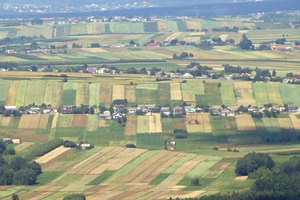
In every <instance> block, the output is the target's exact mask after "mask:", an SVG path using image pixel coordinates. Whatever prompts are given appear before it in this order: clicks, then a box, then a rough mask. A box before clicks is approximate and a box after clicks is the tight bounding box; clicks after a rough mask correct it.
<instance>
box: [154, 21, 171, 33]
mask: <svg viewBox="0 0 300 200" xmlns="http://www.w3.org/2000/svg"><path fill="white" fill-rule="evenodd" d="M157 26H158V31H159V32H163V33H167V32H169V29H168V21H158V22H157Z"/></svg>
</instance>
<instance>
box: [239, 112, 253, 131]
mask: <svg viewBox="0 0 300 200" xmlns="http://www.w3.org/2000/svg"><path fill="white" fill-rule="evenodd" d="M236 125H237V130H239V131H251V130H256V125H255V122H254V120H253V118H252V116H251V115H249V114H241V115H237V116H236Z"/></svg>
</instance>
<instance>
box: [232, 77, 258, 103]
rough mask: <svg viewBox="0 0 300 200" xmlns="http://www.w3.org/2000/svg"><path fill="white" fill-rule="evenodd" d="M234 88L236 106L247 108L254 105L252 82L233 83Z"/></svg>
mask: <svg viewBox="0 0 300 200" xmlns="http://www.w3.org/2000/svg"><path fill="white" fill-rule="evenodd" d="M234 88H235V94H236V96H237V103H238V105H244V106H248V105H255V104H256V102H255V99H254V97H253V89H252V82H247V81H245V82H235V83H234Z"/></svg>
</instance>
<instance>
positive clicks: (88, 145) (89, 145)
mask: <svg viewBox="0 0 300 200" xmlns="http://www.w3.org/2000/svg"><path fill="white" fill-rule="evenodd" d="M78 146H79V147H80V148H81V149H91V148H93V144H92V143H90V142H80V143H79V145H78Z"/></svg>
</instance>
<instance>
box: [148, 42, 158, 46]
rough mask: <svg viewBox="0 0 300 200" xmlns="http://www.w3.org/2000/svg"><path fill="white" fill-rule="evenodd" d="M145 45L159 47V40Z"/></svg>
mask: <svg viewBox="0 0 300 200" xmlns="http://www.w3.org/2000/svg"><path fill="white" fill-rule="evenodd" d="M147 46H148V47H160V43H159V42H156V43H149V44H148V45H147Z"/></svg>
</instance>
